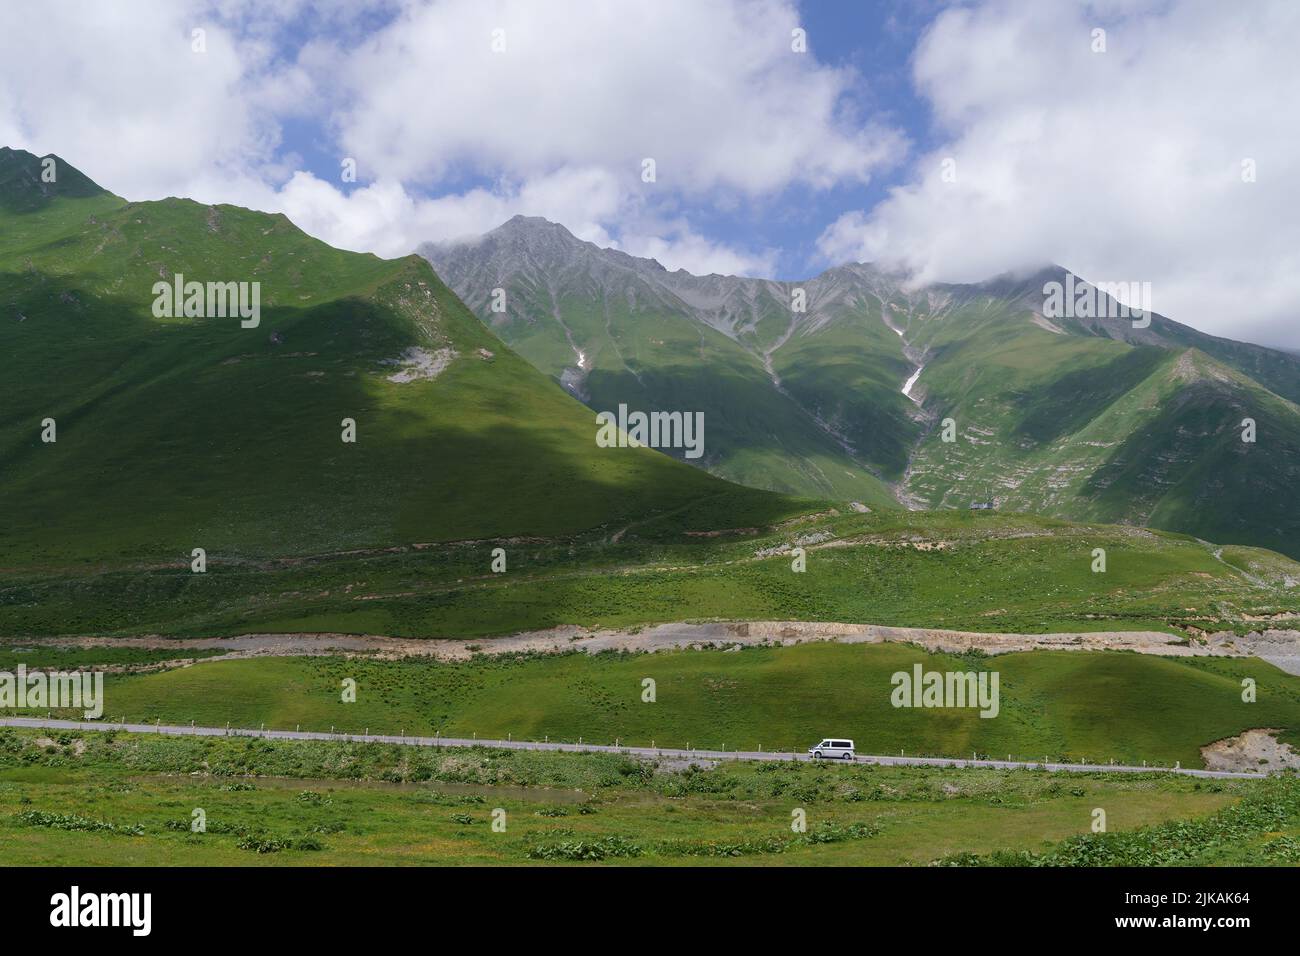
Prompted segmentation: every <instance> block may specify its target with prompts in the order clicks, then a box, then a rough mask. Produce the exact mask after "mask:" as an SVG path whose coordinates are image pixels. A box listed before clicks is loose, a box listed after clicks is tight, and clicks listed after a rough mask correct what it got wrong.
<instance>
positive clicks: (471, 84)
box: [0, 0, 1300, 347]
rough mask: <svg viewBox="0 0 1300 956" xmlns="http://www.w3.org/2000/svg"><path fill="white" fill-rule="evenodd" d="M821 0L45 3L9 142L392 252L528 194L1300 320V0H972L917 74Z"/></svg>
mask: <svg viewBox="0 0 1300 956" xmlns="http://www.w3.org/2000/svg"><path fill="white" fill-rule="evenodd" d="M881 9H882V10H883V11H884V13H882V14H881V29H880V30H879V31H878V32H879V36H878V37H876V38H875V39H876V40H879V39H880V37H889V40H890V42H896V43H899V44H905V45H906V48H907V49H910V48H911V45H912V44H913V42H914V39H913V35H911V34H907V33H905V32H904V33H899V34H898V35H897V37H894V36H892V35H891V34H890V32H889V29H888V26H889V24H890V23H892V22H893V21H894V20H896V19H898V17H899V16H901V13H900V11H901V10H902V7H900V6H897V5H895V6H893V7H891V6H890V4H888V3H887V4H885V5H884V6H883V7H882V8H881ZM891 11H892V12H891ZM817 12H818V11H816V10H814V9H813V8H812V7H809V6H807V5H804V6H801V5H799V4H797V3H795V2H793V0H759V2H746V3H742V2H739V0H719V2H716V3H709V4H698V3H694V2H689V0H663V2H660V3H656V4H654V5H653V10H651V9H650V8H642V7H640V6H638V5H635V4H609V3H597V2H590V3H586V2H576V0H575V2H565V3H562V4H545V5H543V4H537V3H532V2H526V0H502V2H500V3H496V4H491V5H485V4H482V3H476V2H472V0H437V2H416V0H373V2H369V3H363V2H357V3H351V2H348V3H345V2H341V0H290V2H287V3H282V4H276V5H275V6H274V9H271V10H268V9H266V8H265V5H262V4H257V3H253V2H251V0H180V2H163V0H139V2H135V3H132V4H129V5H113V6H109V5H105V4H102V3H98V2H93V0H84V2H69V3H60V4H54V5H18V6H16V7H14V8H13V9H12V10H10V11H7V13H6V17H7V19H6V29H5V31H4V32H3V34H0V142H3V143H6V144H8V145H12V146H16V147H22V148H27V149H30V150H33V151H35V152H41V153H44V152H56V153H60V154H64V155H68V156H77V157H81V158H82V165H83V166H84V167H85V169H86V171H87V173H88V174H89V175H91V176H92V177H93V178H95V179H96V180H98V181H102V182H110V183H113V184H114V185H115V188H117V189H119V190H121V191H122V192H123V193H124V194H126V195H128V196H130V197H132V198H141V199H145V198H159V197H162V196H167V195H184V196H192V197H194V198H196V199H198V200H200V201H204V202H230V203H235V204H240V205H245V206H250V207H253V208H257V209H264V210H270V211H280V212H284V213H285V214H287V215H288V216H290V217H291V218H292V219H294V221H295V222H297V223H299V224H300V225H302V226H303V227H304V228H305V229H307V230H308V231H310V232H311V233H313V234H314V235H316V236H318V237H320V238H322V239H324V240H326V241H328V242H330V243H333V244H336V245H339V246H342V247H344V248H348V249H355V250H366V251H372V252H375V253H377V254H379V255H385V256H393V255H399V254H403V253H406V252H409V251H411V250H412V249H414V248H415V247H416V246H417V245H419V243H421V242H423V241H429V240H443V239H451V238H456V237H463V236H467V235H474V234H479V233H482V232H485V231H487V230H489V229H491V228H493V227H494V226H496V225H498V224H499V223H501V222H503V221H505V220H507V219H509V218H510V217H511V216H513V215H515V214H525V215H538V216H545V217H547V218H549V219H552V220H555V221H559V222H563V223H565V224H566V225H567V226H569V227H570V228H571V229H572V230H573V231H574V233H575V234H576V235H578V236H579V237H581V238H583V239H587V240H590V241H593V242H596V243H598V244H600V245H603V246H610V247H615V248H620V249H623V250H625V251H628V252H630V253H633V254H636V255H643V256H653V257H655V258H657V259H659V260H660V261H661V262H662V263H663V264H664V265H665V266H667V267H668V268H670V269H676V268H685V269H688V270H690V271H692V272H695V273H698V274H707V273H710V272H720V273H733V274H742V275H773V274H774V273H775V271H776V270H777V269H778V268H784V269H785V271H787V272H788V271H789V263H790V262H791V261H794V262H804V263H807V269H806V274H809V275H811V274H814V273H815V272H817V271H820V269H821V268H823V267H824V266H826V265H831V264H834V263H837V262H841V261H845V260H850V259H852V260H876V261H884V262H888V263H891V264H896V265H901V266H903V267H906V268H908V269H911V270H914V271H916V272H917V274H918V277H919V279H920V280H921V281H934V280H947V281H970V280H974V279H979V278H984V277H987V276H989V275H992V274H996V273H1000V272H1004V271H1016V270H1029V269H1032V268H1035V267H1037V266H1039V265H1041V264H1042V263H1045V262H1049V261H1051V262H1059V263H1063V264H1065V265H1068V266H1069V267H1071V268H1073V269H1075V270H1076V271H1078V272H1080V273H1083V274H1086V275H1089V276H1091V277H1096V278H1098V279H1104V280H1115V281H1119V280H1145V281H1150V282H1151V283H1152V288H1153V294H1154V304H1155V307H1156V308H1157V309H1158V310H1160V311H1162V312H1165V313H1166V314H1169V315H1172V316H1175V317H1177V318H1178V319H1180V320H1182V321H1185V322H1189V323H1192V324H1193V325H1195V326H1197V327H1198V328H1201V329H1203V330H1205V331H1209V332H1213V333H1218V334H1224V335H1229V336H1232V337H1236V338H1246V339H1252V340H1256V341H1261V342H1266V343H1269V344H1278V345H1284V346H1288V345H1289V346H1292V347H1300V322H1297V321H1296V317H1297V315H1300V268H1297V266H1300V241H1298V240H1300V128H1298V126H1297V124H1296V123H1295V122H1294V121H1291V120H1290V116H1291V115H1292V113H1293V112H1294V103H1295V102H1296V100H1297V97H1298V95H1300V74H1297V72H1296V71H1295V70H1294V69H1293V68H1292V66H1291V58H1292V56H1293V51H1294V49H1295V48H1296V45H1297V42H1300V7H1297V6H1296V5H1295V4H1294V3H1290V2H1287V0H1273V2H1269V0H1261V2H1258V3H1254V4H1252V5H1251V6H1250V8H1249V9H1248V10H1242V9H1239V8H1236V7H1233V6H1232V5H1229V4H1221V3H1214V2H1208V0H1172V2H1171V0H1159V2H1156V0H1113V2H1112V0H1105V2H1093V3H1087V2H1083V0H1077V2H1061V3H1052V4H1024V3H1011V2H1006V0H987V2H981V3H961V4H953V5H951V6H948V7H946V8H945V7H940V8H938V9H937V11H936V13H935V15H934V16H933V18H932V22H930V23H929V25H928V27H926V28H925V29H924V31H923V32H922V33H921V35H920V40H919V42H918V43H916V48H915V50H914V52H912V54H911V61H910V62H911V76H910V86H909V89H910V90H911V92H912V93H913V94H914V95H915V97H916V98H917V99H914V100H912V101H908V102H903V101H902V100H898V101H893V100H890V99H889V97H888V96H886V95H883V94H879V95H878V92H877V91H879V90H880V89H883V88H885V87H887V85H888V84H887V83H885V82H884V81H885V80H886V79H895V77H894V76H893V75H892V74H891V75H890V76H888V77H886V76H882V75H881V74H880V73H876V74H873V73H872V65H871V62H870V58H869V57H867V56H866V55H865V54H864V53H863V52H862V51H863V50H865V49H866V46H865V45H864V43H863V41H857V40H854V39H853V38H852V37H851V36H834V35H830V34H833V33H834V32H835V31H833V30H830V29H827V27H826V26H825V21H824V19H823V20H821V21H820V22H821V23H822V27H821V29H820V32H818V31H817V30H813V31H812V32H811V33H810V34H809V36H808V38H807V50H806V52H797V50H796V49H795V47H797V45H798V44H797V43H796V42H795V41H796V39H797V38H796V37H795V36H794V31H796V30H798V29H800V28H802V26H803V25H805V24H808V23H809V22H810V21H813V20H815V19H816V17H814V13H817ZM909 13H910V15H912V16H915V15H916V12H915V8H909ZM823 15H824V13H823ZM1098 29H1104V30H1105V51H1104V52H1094V48H1095V47H1096V45H1097V41H1096V37H1095V34H1094V31H1095V30H1098ZM196 31H202V34H201V38H202V43H201V46H202V49H201V50H198V49H196V45H200V44H199V43H198V36H199V35H198V34H196ZM844 32H845V33H846V34H847V33H848V32H849V31H847V30H846V31H844ZM855 43H856V44H858V46H855V45H854V44H855ZM859 47H861V48H860V49H859ZM855 50H856V51H857V54H856V55H855V54H854V51H855ZM882 69H883V68H882ZM864 91H865V92H864ZM918 103H919V104H920V106H921V107H928V112H927V110H926V109H925V108H917V105H918ZM646 159H653V160H654V174H655V175H654V177H653V181H650V182H647V181H645V177H644V175H643V172H644V169H645V166H644V161H645V160H646ZM346 160H352V161H354V162H355V168H356V181H355V182H352V181H348V180H345V179H344V178H343V176H342V170H343V164H344V162H345V161H346ZM1243 164H1247V165H1248V166H1249V167H1250V168H1251V169H1252V170H1253V175H1254V181H1253V182H1246V181H1243V170H1244V169H1245V168H1246V167H1245V166H1243ZM756 224H761V226H762V228H761V229H759V228H757V227H756ZM819 235H820V238H819V239H817V238H816V237H817V236H819ZM787 277H791V276H787Z"/></svg>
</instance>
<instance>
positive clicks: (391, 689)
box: [15, 644, 1300, 767]
mask: <svg viewBox="0 0 1300 956" xmlns="http://www.w3.org/2000/svg"><path fill="white" fill-rule="evenodd" d="M916 664H921V665H922V666H923V668H924V669H925V670H939V671H972V670H973V671H981V670H987V671H994V672H996V673H997V674H998V679H999V688H1000V709H999V712H998V714H997V716H996V717H993V718H982V717H980V716H979V713H978V711H977V710H975V709H958V708H938V709H935V708H931V709H925V708H895V707H894V706H892V704H891V702H890V694H891V691H892V690H893V685H892V684H891V676H892V675H893V674H894V673H896V672H899V671H904V672H908V673H911V671H912V669H913V667H914V665H916ZM1246 677H1250V678H1253V679H1254V680H1255V681H1256V684H1257V688H1258V701H1257V702H1255V703H1243V701H1242V699H1241V697H1242V694H1241V687H1242V684H1241V682H1242V679H1243V678H1246ZM646 678H651V679H653V680H654V682H655V698H656V699H655V701H654V702H653V703H647V702H643V701H642V689H643V681H644V680H645V679H646ZM348 679H351V680H354V681H355V682H356V700H355V702H347V703H345V702H344V701H343V699H342V698H343V694H342V688H343V682H344V681H345V680H348ZM104 693H105V698H106V701H105V705H104V707H105V717H106V718H113V719H116V718H118V717H125V718H127V719H128V720H130V721H147V722H150V723H152V722H154V721H155V720H160V721H162V722H163V723H172V724H189V723H190V722H191V721H194V722H195V723H197V724H198V725H200V726H209V727H222V726H225V725H226V724H227V723H230V724H231V725H232V726H234V727H245V728H247V727H252V728H257V727H259V726H260V725H262V724H265V725H266V726H267V727H268V728H272V729H281V730H286V729H287V730H293V729H295V728H296V727H301V728H302V729H303V730H319V731H326V730H329V729H331V728H336V729H337V730H338V731H339V732H348V733H362V732H365V731H366V730H368V731H369V732H370V733H375V734H398V733H401V732H403V731H404V732H406V733H408V734H422V735H429V736H432V735H433V734H434V733H435V732H438V733H441V734H443V735H445V736H449V737H470V736H472V735H477V736H478V737H480V738H487V739H498V738H499V739H505V738H506V737H507V736H512V737H514V738H515V739H536V740H541V739H543V738H544V737H549V738H550V739H551V740H565V741H574V742H576V741H578V740H580V739H581V740H583V741H585V742H588V743H596V744H609V743H613V742H614V741H615V740H616V739H617V740H618V741H620V742H621V743H624V744H627V745H632V746H650V745H651V744H652V743H653V744H656V745H658V746H661V747H671V748H681V747H686V746H688V745H689V746H694V747H698V748H705V749H730V750H758V749H760V748H761V749H765V750H781V751H788V750H791V749H798V750H804V749H806V748H807V747H808V746H810V745H811V744H813V743H815V742H816V741H817V740H819V739H820V738H821V737H823V736H826V735H844V736H848V737H851V738H853V739H854V740H855V741H856V742H857V746H858V750H859V751H860V752H862V753H877V754H890V753H895V754H896V753H899V752H900V751H906V753H908V754H911V755H931V756H945V757H962V756H967V757H969V756H970V755H971V754H972V752H975V753H978V754H980V755H981V756H990V757H995V758H1004V757H1007V756H1011V757H1014V758H1015V759H1017V760H1026V761H1041V760H1043V759H1044V758H1045V757H1050V758H1051V759H1052V760H1054V761H1055V760H1062V759H1064V760H1071V761H1080V760H1086V761H1091V762H1106V761H1108V760H1111V759H1114V760H1116V761H1118V762H1120V763H1127V764H1135V765H1136V764H1141V763H1142V762H1143V761H1147V762H1148V763H1150V764H1152V765H1153V766H1172V765H1173V764H1174V762H1175V761H1181V763H1182V765H1183V766H1184V767H1199V766H1202V765H1203V764H1202V759H1201V755H1200V748H1201V747H1202V746H1204V745H1206V744H1209V743H1212V742H1214V741H1216V740H1220V739H1223V738H1226V737H1232V736H1236V735H1237V734H1239V733H1241V732H1242V731H1243V730H1248V729H1251V728H1257V727H1268V728H1276V729H1278V730H1280V731H1282V733H1281V734H1280V737H1281V738H1282V739H1284V740H1289V741H1291V742H1293V743H1300V677H1294V676H1291V675H1288V674H1284V673H1283V672H1281V671H1279V670H1277V669H1276V668H1274V667H1273V666H1272V665H1269V664H1265V663H1263V662H1261V661H1258V660H1255V659H1253V658H1246V659H1232V660H1227V659H1195V660H1187V659H1172V658H1162V657H1152V656H1147V655H1137V654H1130V653H1120V652H1086V653H1085V652H1068V651H1034V652H1031V653H1022V654H1006V655H1000V656H996V657H986V656H983V655H979V656H974V655H968V656H962V657H954V656H951V655H946V654H927V653H925V652H924V651H922V650H919V649H917V648H915V647H912V646H910V645H904V644H880V645H845V644H806V645H799V646H795V647H788V648H764V647H759V648H747V649H744V650H741V651H738V652H726V651H708V650H706V651H692V650H684V651H674V652H659V653H656V654H635V655H633V654H612V653H610V654H600V655H586V654H569V655H558V656H557V655H534V656H528V657H511V656H506V657H496V658H486V657H479V658H476V659H474V660H472V661H468V662H462V663H439V662H433V661H430V660H428V659H424V658H405V659H400V660H375V659H369V658H364V657H357V658H343V657H271V658H255V659H244V660H233V661H212V662H207V663H201V664H197V665H195V666H193V667H188V668H183V669H173V670H168V671H161V672H152V673H144V674H131V675H127V674H110V675H108V677H107V678H106V680H105V691H104ZM15 713H16V712H15Z"/></svg>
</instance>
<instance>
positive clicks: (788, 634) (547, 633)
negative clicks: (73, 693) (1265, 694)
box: [11, 621, 1300, 674]
mask: <svg viewBox="0 0 1300 956" xmlns="http://www.w3.org/2000/svg"><path fill="white" fill-rule="evenodd" d="M810 641H836V642H838V643H843V644H879V643H883V642H906V643H912V644H916V645H919V646H921V647H924V648H926V649H928V650H932V651H955V652H961V651H966V650H970V649H972V648H976V649H979V650H981V651H983V652H985V653H987V654H1005V653H1009V652H1011V651H1028V650H1034V649H1045V650H1127V651H1134V652H1136V653H1139V654H1156V655H1160V656H1164V657H1206V656H1214V657H1247V656H1256V657H1260V658H1262V659H1263V660H1266V661H1269V662H1271V663H1273V664H1274V665H1276V666H1277V667H1279V668H1280V669H1282V670H1284V671H1287V672H1288V673H1292V674H1300V632H1298V631H1281V630H1266V631H1263V632H1260V633H1252V634H1249V635H1247V636H1246V637H1244V638H1243V637H1237V636H1236V635H1233V634H1231V633H1228V632H1224V633H1221V634H1212V635H1209V636H1208V637H1207V638H1206V639H1205V640H1204V642H1195V641H1194V642H1184V641H1180V640H1179V638H1177V637H1175V636H1173V635H1171V634H1166V633H1162V632H1159V631H1091V632H1086V631H1074V632H1065V633H1059V634H991V633H979V632H974V631H945V630H937V629H933V628H913V627H884V626H880V625H875V624H836V623H808V622H791V621H751V622H743V623H734V622H714V623H686V622H683V623H675V624H657V625H651V626H646V627H641V628H630V629H623V630H613V629H598V630H587V629H584V628H579V627H574V626H562V627H556V628H551V629H549V630H544V631H528V632H524V633H521V634H514V635H510V636H508V637H494V638H478V639H472V640H463V639H455V640H443V639H423V638H402V637H381V636H375V635H357V634H243V635H240V636H238V637H221V638H217V637H211V638H191V639H175V638H166V637H159V636H144V637H124V638H109V637H81V638H50V639H32V640H26V641H21V642H11V644H14V645H15V646H32V647H34V646H60V647H138V648H150V649H167V650H173V651H176V652H177V656H178V657H180V656H183V654H184V652H185V651H186V650H203V649H218V650H223V651H225V652H226V653H225V654H223V655H221V656H220V657H211V658H204V659H203V660H222V659H229V658H231V657H260V656H289V655H314V654H349V653H352V654H357V653H362V654H375V655H377V656H380V657H433V658H436V659H438V660H466V659H468V658H470V657H472V656H474V655H475V654H509V653H529V652H531V653H562V652H565V651H575V650H577V651H586V652H587V653H593V654H594V653H598V652H600V651H645V652H654V651H659V650H667V649H673V648H684V647H695V648H700V647H710V646H712V647H718V648H723V649H739V648H740V647H743V646H756V645H764V646H789V645H792V644H802V643H806V642H810Z"/></svg>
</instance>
